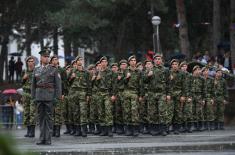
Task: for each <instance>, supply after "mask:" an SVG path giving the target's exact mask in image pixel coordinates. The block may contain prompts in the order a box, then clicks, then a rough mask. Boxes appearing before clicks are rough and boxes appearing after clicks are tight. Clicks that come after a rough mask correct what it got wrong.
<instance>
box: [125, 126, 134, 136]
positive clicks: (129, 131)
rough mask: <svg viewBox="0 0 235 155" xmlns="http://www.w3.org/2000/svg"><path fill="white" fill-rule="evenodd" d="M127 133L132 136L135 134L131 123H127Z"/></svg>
mask: <svg viewBox="0 0 235 155" xmlns="http://www.w3.org/2000/svg"><path fill="white" fill-rule="evenodd" d="M125 135H126V136H132V135H133V130H132V126H131V125H126V127H125Z"/></svg>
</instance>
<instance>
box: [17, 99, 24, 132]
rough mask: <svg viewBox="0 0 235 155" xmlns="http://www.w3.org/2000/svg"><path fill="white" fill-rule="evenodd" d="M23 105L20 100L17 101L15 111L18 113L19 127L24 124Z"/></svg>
mask: <svg viewBox="0 0 235 155" xmlns="http://www.w3.org/2000/svg"><path fill="white" fill-rule="evenodd" d="M23 110H24V109H23V106H22V104H21V103H20V102H19V101H16V103H15V113H16V125H17V129H21V128H22V124H23Z"/></svg>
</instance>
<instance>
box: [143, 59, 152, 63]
mask: <svg viewBox="0 0 235 155" xmlns="http://www.w3.org/2000/svg"><path fill="white" fill-rule="evenodd" d="M147 62H152V61H151V60H149V59H146V60H145V61H144V64H146V63H147Z"/></svg>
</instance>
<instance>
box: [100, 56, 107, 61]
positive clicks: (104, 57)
mask: <svg viewBox="0 0 235 155" xmlns="http://www.w3.org/2000/svg"><path fill="white" fill-rule="evenodd" d="M102 60H106V61H108V59H107V57H106V56H103V57H101V58H100V62H101V61H102Z"/></svg>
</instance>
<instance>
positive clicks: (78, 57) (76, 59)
mask: <svg viewBox="0 0 235 155" xmlns="http://www.w3.org/2000/svg"><path fill="white" fill-rule="evenodd" d="M79 59H83V57H81V56H77V57H76V58H75V59H74V60H75V61H78V60H79Z"/></svg>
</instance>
